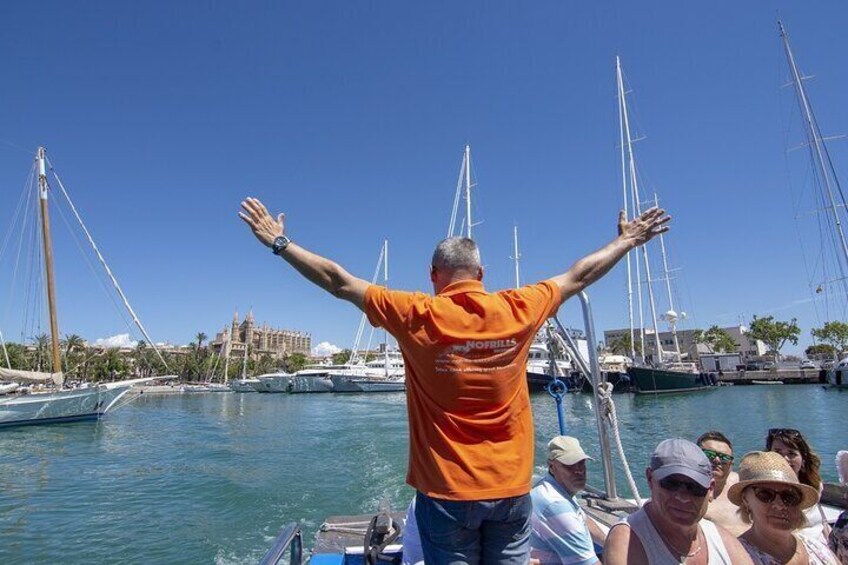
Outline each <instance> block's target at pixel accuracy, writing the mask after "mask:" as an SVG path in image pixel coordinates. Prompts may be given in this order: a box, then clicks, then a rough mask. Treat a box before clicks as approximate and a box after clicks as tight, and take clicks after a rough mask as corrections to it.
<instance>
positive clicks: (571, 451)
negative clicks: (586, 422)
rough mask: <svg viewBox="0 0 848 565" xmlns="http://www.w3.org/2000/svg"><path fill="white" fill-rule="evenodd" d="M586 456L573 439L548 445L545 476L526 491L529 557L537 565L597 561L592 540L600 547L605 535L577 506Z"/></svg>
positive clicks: (556, 440)
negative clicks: (530, 510) (529, 512)
mask: <svg viewBox="0 0 848 565" xmlns="http://www.w3.org/2000/svg"><path fill="white" fill-rule="evenodd" d="M587 459H589V460H592V458H591V457H589V456H588V455H586V453H585V452H584V451H583V448H582V447H580V442H579V441H578V440H577V439H576V438H573V437H569V436H558V437H555V438H554V439H552V440H551V441H550V442H549V443H548V474H547V475H545V476H544V477H542V478H541V479H540V480H539V482H537V483H536V484H535V485H534V486H533V490H531V491H530V497H531V499H532V500H533V514H532V515H531V516H530V528H531V530H530V556H531V557H532V558H533V559H536V560H537V562H538V563H540V564H541V565H549V564H552V565H559V564H561V563H563V564H564V563H568V564H572V563H573V564H581V565H590V564H592V563H597V562H598V557H597V555H595V547H594V544H593V543H592V540H594V541H596V542H597V543H598V544H599V545H601V546H602V545H603V543H604V540H605V539H606V534H604V532H603V531H602V530H601V528H600V527H599V526H598V524H596V523H595V521H594V520H592V518H590V517H588V516H586V513H585V512H584V511H583V509H582V508H580V505H579V504H578V503H577V493H579V492H580V491H581V490H583V488H584V487H585V486H586V478H587V477H586V475H587V473H586V460H587Z"/></svg>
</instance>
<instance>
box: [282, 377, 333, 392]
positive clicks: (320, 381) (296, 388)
mask: <svg viewBox="0 0 848 565" xmlns="http://www.w3.org/2000/svg"><path fill="white" fill-rule="evenodd" d="M333 390H334V386H333V381H332V380H331V379H330V375H329V374H327V373H323V374H311V375H297V374H296V375H295V376H293V377H292V378H291V392H292V393H294V394H299V393H306V392H333Z"/></svg>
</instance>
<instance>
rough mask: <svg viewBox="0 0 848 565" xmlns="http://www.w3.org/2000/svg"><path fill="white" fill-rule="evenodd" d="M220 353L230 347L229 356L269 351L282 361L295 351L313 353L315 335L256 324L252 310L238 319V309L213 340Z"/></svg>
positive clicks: (252, 354) (237, 357)
mask: <svg viewBox="0 0 848 565" xmlns="http://www.w3.org/2000/svg"><path fill="white" fill-rule="evenodd" d="M210 346H211V348H212V350H213V351H214V352H215V353H218V354H222V355H223V354H225V353H226V349H225V348H229V351H230V358H231V359H233V360H235V359H243V358H244V356H245V354H247V355H249V357H250V359H259V358H261V357H262V356H263V355H269V356H270V357H271V358H272V359H277V360H280V361H282V360H283V359H285V357H286V356H287V355H290V354H292V353H302V354H304V355H307V356H308V355H310V353H311V351H312V335H311V334H309V333H306V332H301V331H296V330H284V329H278V328H272V327H270V326H269V325H268V324H267V323H265V324H263V325H261V326H257V325H256V322H255V319H254V317H253V311H252V310H251V311H250V312H248V313H247V316H245V318H244V321H242V322H239V315H238V311H236V312H235V313H234V314H233V321H232V323H231V324H230V326H229V327H224V328H223V329H222V330H221V331H220V332H218V333H217V334H216V335H215V339H214V340H213V341H212V343H211V344H210Z"/></svg>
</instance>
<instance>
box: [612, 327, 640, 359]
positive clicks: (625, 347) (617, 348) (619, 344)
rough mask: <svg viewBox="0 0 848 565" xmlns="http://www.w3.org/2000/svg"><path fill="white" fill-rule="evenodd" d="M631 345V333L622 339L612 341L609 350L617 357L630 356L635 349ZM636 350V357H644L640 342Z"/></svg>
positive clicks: (637, 343)
mask: <svg viewBox="0 0 848 565" xmlns="http://www.w3.org/2000/svg"><path fill="white" fill-rule="evenodd" d="M631 343H632V342H631V340H630V333H629V332H628V333H625V334H624V335H622V336H621V337H619V338H617V339H614V340H612V341H611V342H610V343H609V350H610V351H612V352H613V353H615V354H616V355H625V356H629V355H630V353H631V352H632V351H633V349H634V348H633V347H631V346H630V344H631ZM635 350H636V355H642V343H641V342H640V341H637V342H636V347H635Z"/></svg>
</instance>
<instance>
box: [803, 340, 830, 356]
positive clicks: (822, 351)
mask: <svg viewBox="0 0 848 565" xmlns="http://www.w3.org/2000/svg"><path fill="white" fill-rule="evenodd" d="M804 353H805V354H806V355H807V358H809V359H813V358H815V357H819V358H830V359H833V357H834V356H836V348H835V347H833V346H832V345H830V344H829V343H817V344H816V345H811V346H809V347H808V348H807V349H805V350H804Z"/></svg>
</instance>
